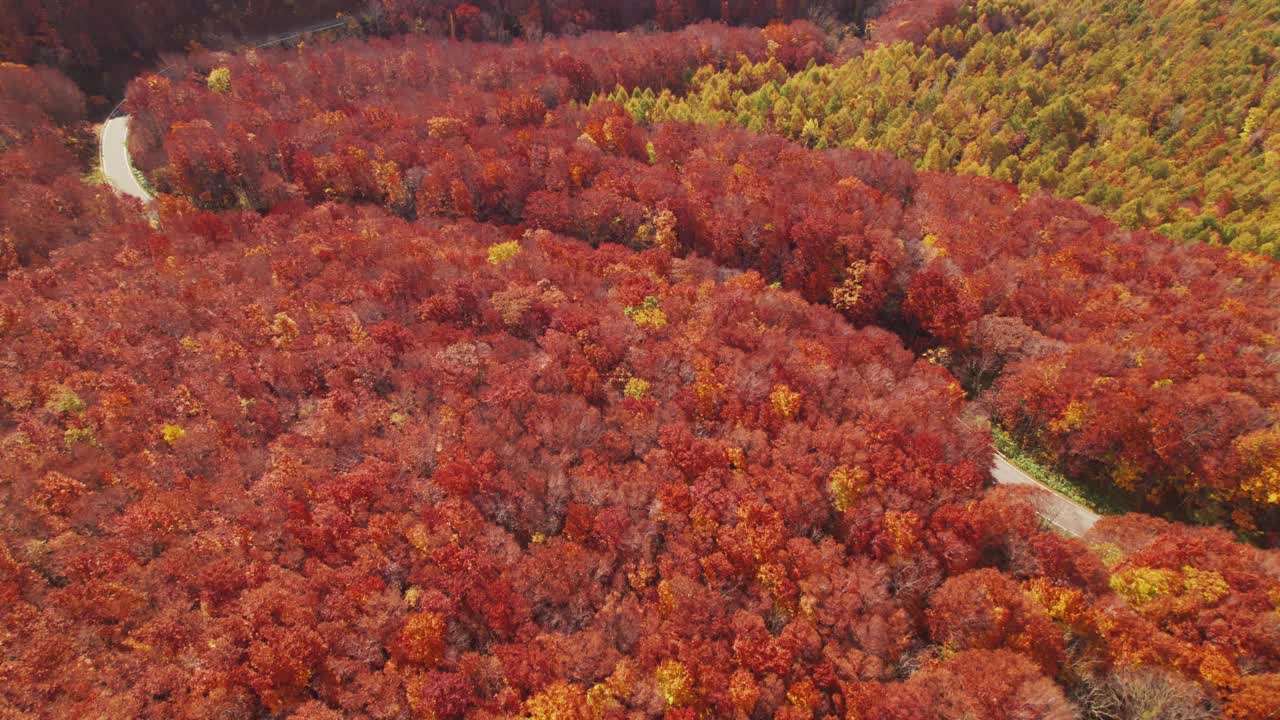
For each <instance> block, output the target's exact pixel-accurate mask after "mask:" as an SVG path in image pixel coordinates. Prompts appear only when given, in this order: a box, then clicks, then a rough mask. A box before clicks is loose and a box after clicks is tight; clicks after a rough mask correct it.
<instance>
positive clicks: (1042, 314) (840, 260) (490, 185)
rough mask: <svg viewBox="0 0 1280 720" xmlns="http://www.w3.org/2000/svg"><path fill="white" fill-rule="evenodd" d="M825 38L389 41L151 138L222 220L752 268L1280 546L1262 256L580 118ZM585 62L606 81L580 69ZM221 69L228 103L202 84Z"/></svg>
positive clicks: (149, 93)
mask: <svg viewBox="0 0 1280 720" xmlns="http://www.w3.org/2000/svg"><path fill="white" fill-rule="evenodd" d="M809 28H811V26H806V25H803V24H800V25H793V26H772V27H770V28H767V29H765V30H764V31H763V32H761V31H757V30H737V31H731V30H726V29H719V30H714V31H713V30H711V29H710V27H708V26H696V27H693V28H690V29H687V30H685V31H683V32H682V33H680V34H676V35H672V36H670V37H669V39H670V40H671V41H672V45H671V47H670V49H669V50H668V49H667V48H666V47H665V46H663V45H662V44H661V43H658V42H653V41H652V40H650V39H643V40H640V39H636V40H632V39H631V38H623V39H618V40H617V41H616V42H613V43H612V44H610V45H609V46H608V48H607V49H606V48H605V47H603V46H601V45H600V43H602V42H603V36H598V35H588V36H584V37H582V38H578V39H575V40H572V41H561V42H558V43H553V44H550V45H547V46H520V47H514V48H502V47H500V46H483V45H475V46H461V47H459V46H454V45H450V44H440V43H435V42H433V41H422V42H421V43H420V45H418V46H415V48H416V49H415V52H416V53H419V54H424V55H425V56H429V57H432V58H433V59H434V60H435V61H434V62H433V63H432V64H431V65H430V67H431V68H432V70H431V73H430V74H429V75H426V76H422V75H421V74H417V75H415V74H412V73H411V72H410V71H409V69H406V67H405V63H404V62H403V59H404V58H405V57H406V55H405V52H406V48H405V46H404V45H402V44H401V43H398V42H383V43H376V44H372V45H366V44H351V43H347V44H337V45H334V46H331V47H327V48H323V49H319V50H317V51H314V52H310V53H303V54H301V55H287V54H284V53H254V54H250V55H247V56H243V57H239V58H227V57H225V56H218V55H214V56H209V57H205V58H195V63H196V64H195V66H194V71H193V72H191V73H190V74H189V75H188V77H189V79H188V80H187V81H185V82H179V83H170V82H169V81H167V80H163V79H157V78H154V77H144V78H141V79H139V80H138V81H137V82H136V83H135V84H134V85H133V87H132V89H131V94H130V98H129V105H130V107H131V109H132V111H133V112H134V113H135V122H136V123H137V127H138V130H137V132H136V133H135V135H134V141H133V142H134V147H135V148H136V149H137V151H138V152H137V155H136V156H137V157H138V158H139V161H140V162H141V163H142V164H143V166H144V167H151V168H154V169H153V171H152V177H153V179H154V180H155V182H156V184H157V185H158V186H159V187H161V188H170V189H176V190H178V191H180V192H182V193H184V194H189V195H191V196H192V197H194V198H197V199H198V200H200V201H202V202H203V203H205V204H206V205H209V206H211V207H219V206H228V205H233V204H237V203H238V204H240V205H242V206H247V207H268V206H270V205H272V204H274V203H278V202H281V201H284V200H288V199H304V200H307V201H309V202H319V201H323V200H326V199H333V200H344V201H372V202H378V203H381V204H383V205H384V206H386V207H387V208H389V209H391V210H393V211H394V212H396V213H398V214H401V215H404V216H406V217H421V216H426V215H441V214H442V215H446V216H452V217H470V218H474V219H479V220H497V221H500V222H504V223H514V224H525V225H527V226H529V227H535V228H536V227H542V228H546V229H550V230H554V231H556V232H562V233H567V234H571V235H574V236H576V237H580V238H583V239H585V240H588V241H590V242H592V243H600V242H619V243H629V244H632V245H635V246H651V245H658V246H663V247H667V248H668V249H673V250H677V251H680V252H688V251H692V252H696V253H698V254H701V255H703V256H705V257H709V258H711V259H713V260H715V261H716V262H719V263H722V264H725V265H728V266H731V267H739V268H750V269H755V270H757V271H758V272H760V273H762V274H763V275H764V276H765V277H766V278H767V279H768V280H769V281H775V280H776V281H781V282H783V283H784V284H785V285H787V286H788V287H792V288H795V289H798V290H800V291H801V292H802V293H803V295H804V297H805V298H806V299H808V300H809V301H811V302H821V303H829V304H831V305H833V306H835V307H836V308H837V309H839V310H841V311H842V312H844V313H845V315H846V316H847V317H849V318H850V319H852V320H854V321H855V322H858V323H885V324H886V325H888V326H889V327H892V328H894V329H896V330H898V331H900V332H902V333H904V334H906V336H907V337H908V338H909V340H910V341H911V343H912V344H913V345H914V346H915V347H916V349H917V350H920V351H924V350H928V349H930V348H933V349H934V350H935V352H934V354H933V357H934V358H935V359H936V360H937V361H939V362H942V363H944V364H946V365H947V366H948V367H950V368H951V369H953V370H954V372H955V374H956V375H957V376H958V377H959V378H960V379H961V380H963V381H964V384H965V386H966V388H968V389H969V390H970V391H972V392H975V393H980V394H981V396H982V398H983V400H984V401H985V402H986V403H987V404H988V406H989V407H990V408H991V409H992V411H993V414H994V416H995V417H996V419H998V420H999V421H1000V422H1001V423H1002V424H1004V425H1005V426H1006V427H1007V428H1008V429H1009V430H1010V431H1012V432H1013V433H1014V434H1015V435H1017V436H1018V437H1019V438H1020V439H1021V440H1023V441H1024V442H1027V443H1029V444H1030V445H1032V446H1034V447H1036V448H1039V449H1041V450H1043V451H1045V452H1047V453H1051V454H1052V456H1053V457H1054V458H1055V460H1056V462H1058V463H1059V464H1061V465H1063V466H1064V467H1066V468H1068V469H1069V470H1070V471H1071V473H1072V474H1073V475H1075V476H1077V477H1080V478H1083V479H1084V480H1085V481H1086V482H1090V483H1093V484H1096V485H1099V486H1105V487H1108V488H1114V489H1116V490H1117V491H1118V492H1120V493H1122V494H1125V495H1127V496H1128V497H1129V498H1130V499H1131V502H1132V503H1133V504H1134V505H1136V506H1137V507H1141V508H1144V509H1147V510H1151V511H1156V512H1163V513H1167V514H1170V515H1171V516H1174V517H1179V518H1184V519H1194V520H1197V521H1200V522H1206V523H1228V524H1230V525H1232V526H1234V527H1237V528H1239V529H1241V530H1244V531H1254V530H1257V529H1262V530H1264V531H1265V530H1274V529H1275V528H1277V527H1280V522H1278V519H1280V518H1278V516H1280V475H1278V474H1277V473H1276V466H1277V465H1276V463H1277V461H1280V445H1278V444H1277V440H1276V439H1277V438H1280V433H1278V431H1277V423H1278V421H1280V418H1277V417H1276V416H1275V408H1276V403H1277V401H1278V400H1280V382H1278V381H1277V379H1276V376H1275V373H1274V371H1273V370H1272V368H1273V359H1272V358H1273V357H1274V354H1275V352H1276V351H1275V344H1276V337H1275V335H1274V332H1275V328H1276V322H1277V316H1276V313H1277V312H1280V311H1277V309H1276V308H1277V307H1280V305H1278V304H1277V292H1278V282H1280V276H1278V274H1277V270H1276V267H1275V265H1274V264H1273V263H1271V262H1270V261H1265V260H1261V259H1258V258H1251V257H1242V256H1233V255H1231V254H1230V253H1227V252H1225V251H1222V250H1215V249H1211V248H1208V247H1206V246H1203V245H1200V246H1189V247H1179V246H1177V245H1175V244H1172V243H1170V242H1169V241H1167V240H1164V239H1162V238H1160V237H1159V236H1155V235H1151V234H1149V233H1129V232H1126V231H1123V230H1122V229H1120V228H1117V227H1116V226H1115V225H1113V224H1112V223H1110V222H1108V221H1107V220H1105V219H1103V218H1101V217H1099V216H1097V215H1096V214H1095V213H1092V212H1091V211H1089V210H1087V209H1086V208H1084V207H1082V206H1080V205H1077V204H1075V203H1070V202H1059V201H1054V200H1051V199H1048V198H1046V197H1036V198H1032V199H1029V200H1028V199H1024V198H1023V197H1022V196H1021V195H1020V194H1019V193H1018V192H1017V190H1016V188H1014V187H1012V186H1008V185H1004V184H1001V183H998V182H993V181H987V180H979V179H976V178H957V177H954V176H943V175H934V174H928V173H925V174H921V175H916V174H915V173H913V172H912V171H911V169H910V168H909V166H907V165H906V164H905V163H895V162H894V161H891V160H888V159H887V158H885V157H883V156H879V155H875V154H871V153H867V152H862V151H851V150H841V151H837V152H819V151H816V150H809V149H804V148H801V147H798V146H795V145H791V144H789V143H786V142H784V141H782V140H781V139H778V138H776V137H775V138H768V137H759V136H754V135H751V134H749V133H746V132H741V131H728V130H724V129H715V128H698V127H695V126H688V125H682V124H667V125H658V126H656V127H653V128H646V127H643V126H638V125H636V124H635V123H634V122H633V120H632V118H631V116H630V115H629V114H628V113H626V112H625V111H624V110H623V109H622V108H621V107H619V106H617V105H612V104H608V103H597V104H596V105H594V106H592V107H591V108H590V109H583V108H580V107H575V106H573V105H571V104H568V103H566V101H567V100H571V99H574V98H581V97H583V96H585V95H587V94H589V93H592V92H596V91H598V90H599V88H600V87H601V86H602V85H607V84H609V83H611V82H613V81H614V79H615V78H617V77H619V76H620V75H622V74H630V75H631V76H632V77H639V78H640V80H639V81H637V84H646V83H647V84H651V85H658V84H661V83H663V82H671V79H672V78H676V77H679V76H680V70H679V67H680V65H681V64H684V66H685V67H686V68H687V67H691V66H692V65H696V64H697V63H700V62H703V61H705V60H707V59H708V58H710V59H712V60H715V61H719V62H724V61H725V60H726V59H727V58H728V57H729V56H730V55H731V53H732V51H733V50H735V49H742V50H743V51H744V52H746V53H753V52H758V53H769V57H768V59H767V60H765V61H764V62H763V63H762V64H757V65H755V66H753V67H752V70H753V71H758V72H761V73H764V74H773V75H775V76H777V77H784V76H785V75H786V72H787V66H788V65H790V66H792V67H795V66H798V65H802V64H805V63H807V61H808V59H809V58H810V57H812V56H813V55H814V54H815V53H819V52H820V51H819V48H821V47H822V44H821V43H820V42H819V41H818V40H817V39H814V37H813V35H812V30H811V29H809ZM762 36H767V37H768V39H769V40H770V42H768V43H767V44H762V39H761V37H762ZM795 48H800V49H801V51H800V52H793V50H794V49H795ZM575 51H578V52H587V53H590V55H591V56H592V57H593V59H594V62H593V63H591V64H588V63H586V62H585V61H581V62H580V63H578V64H576V65H575V64H571V63H569V61H568V60H567V58H570V57H573V56H571V55H569V54H567V53H568V52H575ZM433 53H434V54H433ZM482 58H487V60H485V59H482ZM273 60H274V61H275V62H272V61H273ZM412 67H413V68H418V69H421V68H424V67H425V66H423V65H414V66H412ZM587 67H593V68H595V69H594V70H592V71H587V70H585V69H584V68H587ZM222 68H225V69H226V70H227V76H228V77H229V78H230V80H229V83H228V85H227V87H220V86H218V85H217V84H216V83H213V82H211V81H210V80H211V79H212V78H214V77H215V73H217V72H218V71H219V70H220V69H222ZM320 68H323V71H322V72H317V71H318V69H320ZM707 72H709V71H703V72H702V73H700V74H701V75H705V74H706V73H707ZM571 78H572V79H571ZM459 80H462V81H465V84H460V83H459V82H458V81H459ZM402 87H405V88H413V89H414V92H412V93H404V92H401V91H400V90H399V88H402ZM289 88H294V89H296V91H297V92H296V94H294V93H290V92H288V89H289ZM534 88H538V89H539V90H538V92H536V93H535V92H534V91H533V89H534ZM353 99H358V103H359V104H358V105H357V104H353ZM196 108H205V109H207V113H205V114H204V116H202V117H196V115H197V114H199V111H197V110H195V109H196ZM992 237H998V238H999V242H992V241H991V238H992Z"/></svg>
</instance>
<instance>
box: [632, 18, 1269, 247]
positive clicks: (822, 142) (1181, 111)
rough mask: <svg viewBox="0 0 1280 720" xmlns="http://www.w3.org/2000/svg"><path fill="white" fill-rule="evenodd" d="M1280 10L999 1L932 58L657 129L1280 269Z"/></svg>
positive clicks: (703, 90) (844, 70) (838, 75)
mask: <svg viewBox="0 0 1280 720" xmlns="http://www.w3.org/2000/svg"><path fill="white" fill-rule="evenodd" d="M1278 48H1280V5H1277V4H1276V3H1275V2H1273V1H1272V0H1240V1H1238V2H1217V1H1216V0H1207V1H1205V2H1172V1H1169V0H1159V1H1157V2H1152V1H1149V0H1115V1H1112V2H1102V3H1100V2H1097V0H1048V1H1047V2H1032V1H1030V0H982V1H980V2H976V3H974V4H972V5H971V6H969V7H968V8H966V9H965V10H964V11H962V17H961V20H960V21H959V22H958V23H957V24H956V25H953V26H947V27H943V28H939V29H937V30H936V31H934V32H933V33H932V34H931V35H929V37H928V39H927V40H926V41H925V42H923V43H922V44H920V45H911V44H905V43H900V44H896V45H888V46H882V47H879V48H877V49H874V50H871V51H869V52H867V53H866V54H865V55H863V56H861V57H858V58H855V59H853V60H852V61H850V62H848V63H846V64H844V65H841V66H839V67H820V68H813V69H810V70H808V71H805V72H801V73H798V74H795V75H793V76H789V77H779V76H774V75H770V74H768V73H762V72H761V70H760V69H759V68H753V67H751V66H746V67H742V68H737V69H730V70H729V71H726V72H724V73H720V74H705V75H701V76H700V77H699V78H698V79H697V81H696V82H695V83H694V87H693V88H692V90H691V92H690V93H689V94H688V95H687V96H683V97H682V96H681V95H680V94H679V93H678V92H676V91H671V92H667V93H658V94H656V95H655V94H654V93H651V92H649V91H647V90H645V89H637V90H636V91H635V92H633V93H625V94H621V95H615V96H614V99H615V100H618V101H625V102H626V104H627V106H628V108H629V109H630V110H631V111H632V112H633V113H634V114H635V115H636V116H637V118H638V119H641V120H644V121H660V120H672V119H673V120H686V121H697V122H731V123H737V124H741V125H743V126H746V127H749V128H752V129H758V130H763V129H768V130H771V131H775V132H780V133H783V134H785V135H787V136H788V137H791V138H793V139H796V140H801V141H803V142H805V143H807V144H810V145H814V146H818V147H835V146H856V147H864V148H876V149H883V150H888V151H890V152H893V153H894V154H896V155H898V156H899V157H903V158H906V159H909V160H911V161H912V162H914V163H915V164H916V166H917V167H919V168H921V169H925V170H936V171H942V170H946V171H954V172H960V173H972V174H981V175H987V176H990V177H995V178H999V179H1002V180H1008V181H1010V182H1013V183H1016V184H1018V185H1019V186H1020V187H1021V188H1022V189H1023V190H1024V191H1026V192H1035V191H1037V190H1042V189H1043V190H1047V191H1051V192H1053V193H1055V194H1058V195H1060V196H1064V197H1069V198H1074V199H1077V200H1080V201H1083V202H1087V203H1089V204H1091V205H1096V206H1099V207H1101V208H1103V209H1105V210H1106V211H1107V212H1108V214H1109V215H1110V216H1111V217H1112V218H1114V219H1115V220H1116V221H1117V222H1119V223H1121V224H1122V225H1124V226H1126V227H1129V228H1138V227H1148V228H1153V229H1158V230H1159V231H1160V232H1162V233H1165V234H1167V235H1169V236H1171V237H1176V238H1183V239H1187V240H1195V241H1206V242H1212V243H1222V244H1229V245H1230V246H1231V247H1233V248H1236V249H1238V250H1243V251H1248V252H1258V253H1263V254H1266V255H1272V256H1275V255H1280V229H1278V228H1280V180H1278V179H1277V178H1280V80H1277V79H1276V78H1277V75H1278V73H1277V69H1278V67H1280V66H1278V65H1277V62H1280V51H1278Z"/></svg>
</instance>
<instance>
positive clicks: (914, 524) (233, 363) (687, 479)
mask: <svg viewBox="0 0 1280 720" xmlns="http://www.w3.org/2000/svg"><path fill="white" fill-rule="evenodd" d="M160 223H161V226H162V227H163V228H164V231H163V232H162V233H158V232H155V231H153V230H151V229H150V228H147V227H146V226H143V225H133V226H120V227H118V228H116V229H115V230H113V231H111V232H109V233H103V234H100V235H99V236H97V237H96V238H95V240H94V242H92V243H81V244H79V245H76V246H74V247H72V248H69V249H67V250H64V251H62V252H60V253H58V254H57V255H56V256H55V258H54V260H53V262H52V263H51V264H50V265H49V266H47V267H46V268H43V269H38V270H32V271H19V272H17V273H15V274H14V275H12V276H11V277H10V279H9V280H8V281H7V282H6V283H5V284H4V285H3V286H0V317H3V318H4V325H3V326H2V330H3V333H4V338H5V344H4V347H5V348H6V350H5V363H4V365H3V370H0V389H2V390H3V397H4V405H3V415H0V421H2V422H3V424H4V427H5V434H4V443H3V447H2V451H3V462H0V478H2V480H3V482H2V483H0V487H3V489H4V496H3V503H2V505H0V506H2V507H3V508H4V511H3V513H4V514H3V526H4V528H5V533H6V543H5V550H4V554H3V555H2V556H0V580H2V581H0V592H2V593H3V597H4V598H5V603H4V608H5V609H4V613H5V615H4V618H5V619H4V623H3V627H4V628H6V631H5V634H4V635H2V636H0V648H3V656H4V658H5V662H4V665H3V672H4V676H5V678H6V682H5V683H4V685H3V690H2V691H0V692H2V693H3V695H2V697H3V698H4V702H5V703H6V704H7V707H6V709H7V710H9V711H13V712H18V713H21V712H36V711H37V709H38V711H39V713H40V714H41V715H43V716H50V717H60V716H73V715H81V714H84V713H86V712H90V711H92V712H94V713H98V714H105V715H107V716H112V717H253V716H259V715H262V714H269V715H273V716H280V717H284V716H292V717H300V718H313V717H319V718H328V717H337V716H348V717H349V716H368V717H378V718H399V717H408V716H411V715H412V716H424V715H426V716H432V715H434V716H435V717H438V718H456V717H462V716H464V715H466V716H471V717H528V718H556V717H573V718H579V717H581V718H586V717H622V716H624V715H625V714H626V713H628V712H631V713H635V712H638V713H641V714H643V715H648V716H658V715H662V714H664V713H665V714H666V715H667V716H670V717H692V716H694V715H696V714H710V715H713V716H717V717H732V716H735V715H738V716H751V715H753V714H754V715H763V716H770V715H775V714H776V715H778V716H781V717H794V718H808V717H824V716H834V717H854V718H857V717H885V716H886V715H881V714H879V713H878V712H877V711H876V710H875V708H877V707H881V708H884V711H885V712H889V711H890V709H892V708H896V710H893V712H899V711H901V712H903V713H906V714H905V715H902V717H912V718H961V717H971V716H973V715H974V714H977V715H979V716H981V717H985V718H993V719H998V718H1016V717H1061V718H1069V717H1073V712H1074V710H1073V704H1072V703H1073V702H1074V703H1078V704H1088V703H1103V702H1118V703H1125V702H1130V703H1131V702H1132V700H1131V699H1129V698H1128V694H1126V691H1125V688H1128V687H1130V686H1131V685H1133V684H1135V683H1136V684H1143V683H1145V684H1147V685H1154V687H1155V688H1156V689H1157V690H1159V691H1161V692H1175V691H1176V697H1175V701H1176V702H1177V703H1178V704H1179V705H1178V707H1180V708H1183V709H1185V710H1187V711H1188V712H1191V711H1198V712H1202V713H1211V712H1213V708H1215V707H1224V708H1229V709H1232V711H1233V713H1234V715H1233V716H1235V717H1249V718H1263V717H1267V716H1268V713H1271V712H1274V711H1276V709H1277V707H1276V705H1275V702H1276V695H1275V694H1274V692H1273V690H1274V687H1275V678H1276V677H1277V676H1276V675H1275V674H1274V673H1276V671H1277V670H1280V643H1277V640H1276V638H1277V637H1280V615H1277V613H1276V612H1275V598H1276V596H1277V594H1278V593H1280V580H1278V579H1277V577H1276V575H1275V572H1274V567H1271V566H1269V565H1268V564H1267V563H1273V560H1274V558H1272V557H1270V556H1264V555H1263V554H1262V553H1261V552H1260V551H1258V550H1254V549H1251V548H1248V547H1245V546H1241V545H1238V544H1236V543H1233V542H1232V541H1231V539H1230V537H1229V536H1227V535H1226V533H1224V532H1222V531H1216V530H1213V531H1211V530H1199V531H1192V530H1189V529H1187V528H1185V527H1174V526H1166V525H1161V524H1153V523H1152V522H1141V521H1138V520H1136V519H1126V520H1121V521H1116V522H1107V523H1103V524H1102V525H1100V526H1099V528H1098V529H1097V531H1096V538H1093V539H1091V540H1090V542H1093V543H1095V544H1098V550H1097V552H1098V554H1094V553H1091V552H1090V551H1089V549H1088V548H1087V547H1086V545H1085V544H1083V543H1080V542H1078V541H1074V540H1065V539H1062V538H1059V537H1058V536H1055V535H1053V534H1051V533H1048V532H1044V531H1040V530H1038V529H1037V522H1036V520H1035V516H1034V514H1033V512H1032V510H1031V509H1030V507H1029V506H1027V505H1025V504H1022V503H1021V502H1020V501H1018V500H1017V499H1016V498H1013V497H1009V496H1007V495H1003V494H996V495H991V496H988V497H986V498H982V497H981V496H980V492H981V486H982V483H983V477H984V471H983V468H985V467H986V464H987V463H988V461H989V458H990V451H989V449H987V446H986V438H985V434H984V433H983V432H982V431H981V429H980V426H978V425H975V424H974V422H973V417H972V415H973V413H972V409H970V408H969V406H968V404H967V402H966V401H965V399H964V395H963V393H962V392H960V390H959V388H958V387H957V386H956V384H955V381H954V380H953V379H951V377H950V376H949V375H948V374H947V373H946V372H945V371H943V370H942V369H941V368H939V367H937V366H936V365H932V364H930V363H927V362H924V361H918V360H915V358H914V357H913V355H912V354H911V353H909V352H908V351H907V350H905V349H904V348H903V347H902V346H900V345H899V344H898V341H897V340H896V339H895V338H893V336H892V335H890V334H888V333H886V332H884V331H881V330H878V329H863V330H855V329H853V328H852V327H851V326H850V325H849V324H848V323H847V322H846V321H845V320H844V319H842V318H841V317H840V316H839V315H838V314H837V313H836V312H834V311H832V310H828V309H823V308H821V307H818V306H813V305H810V304H808V303H806V302H804V301H803V299H802V298H800V297H799V296H798V295H795V294H793V293H790V292H787V291H783V290H773V289H770V288H769V287H768V286H767V285H766V284H765V281H764V279H763V278H762V277H760V276H759V275H757V274H755V273H746V274H733V273H729V274H726V273H725V272H723V271H722V270H719V269H717V268H716V267H715V266H713V265H711V264H710V263H709V262H708V261H705V260H678V259H673V258H672V256H671V255H670V253H669V252H668V251H666V250H663V249H660V248H657V249H650V250H647V251H642V252H640V251H633V250H628V249H625V248H622V247H620V246H616V245H602V246H601V247H600V248H599V249H597V250H592V249H590V248H589V247H588V246H586V245H584V244H582V243H580V242H579V241H574V240H570V239H567V238H563V237H559V236H556V235H553V234H551V233H549V232H546V231H541V230H539V231H530V232H526V233H524V234H523V235H521V234H518V233H517V234H512V233H511V232H509V231H505V230H501V229H498V228H494V227H491V226H482V225H474V224H468V223H463V224H458V225H440V224H437V223H435V222H430V223H424V224H409V223H406V222H404V221H402V220H399V219H396V218H393V217H389V216H387V215H384V214H383V212H382V211H379V210H377V209H373V208H363V209H362V208H354V207H346V206H341V205H333V204H328V205H324V206H321V207H319V208H317V209H314V210H306V209H302V208H293V209H289V208H281V209H279V210H277V211H276V212H275V213H272V214H271V215H269V216H266V217H260V216H258V215H256V214H252V213H243V212H242V213H224V214H221V215H215V214H212V213H209V212H205V211H200V210H197V209H195V208H192V207H190V206H188V205H185V204H184V203H183V202H181V201H177V200H166V201H165V203H164V205H163V206H162V208H161V219H160ZM73 276H74V277H75V278H76V280H75V282H69V281H66V280H63V279H62V278H69V277H73ZM1108 565H1109V567H1108ZM1268 568H1269V569H1268ZM975 674H976V675H975ZM902 678H909V679H907V680H906V681H905V682H900V680H901V679H902ZM1069 697H1070V698H1072V699H1069ZM868 713H870V714H868Z"/></svg>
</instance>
